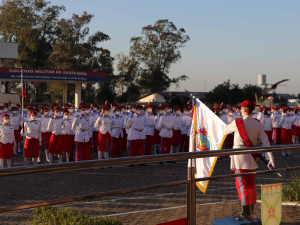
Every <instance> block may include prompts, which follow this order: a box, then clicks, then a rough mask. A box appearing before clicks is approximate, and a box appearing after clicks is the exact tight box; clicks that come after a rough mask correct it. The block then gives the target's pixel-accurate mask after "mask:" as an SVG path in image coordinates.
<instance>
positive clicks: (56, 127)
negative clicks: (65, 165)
mask: <svg viewBox="0 0 300 225" xmlns="http://www.w3.org/2000/svg"><path fill="white" fill-rule="evenodd" d="M53 109H54V117H53V118H51V119H50V121H49V124H48V128H47V130H48V131H49V132H52V134H51V138H50V142H49V163H50V164H52V160H53V155H54V154H55V155H58V162H59V163H62V154H63V151H64V149H63V145H64V144H63V142H64V139H63V129H64V120H63V118H62V117H61V116H60V107H59V106H55V107H53Z"/></svg>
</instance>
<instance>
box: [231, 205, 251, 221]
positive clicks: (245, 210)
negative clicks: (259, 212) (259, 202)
mask: <svg viewBox="0 0 300 225" xmlns="http://www.w3.org/2000/svg"><path fill="white" fill-rule="evenodd" d="M249 208H250V206H249V205H247V206H243V211H242V213H241V214H240V215H239V216H235V217H234V220H238V221H251V220H250V216H249V212H250V209H249Z"/></svg>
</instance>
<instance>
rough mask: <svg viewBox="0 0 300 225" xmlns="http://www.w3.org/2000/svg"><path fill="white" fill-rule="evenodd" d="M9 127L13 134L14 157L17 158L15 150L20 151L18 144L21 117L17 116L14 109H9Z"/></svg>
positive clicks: (16, 110)
mask: <svg viewBox="0 0 300 225" xmlns="http://www.w3.org/2000/svg"><path fill="white" fill-rule="evenodd" d="M10 125H12V127H13V129H14V133H15V135H14V136H15V142H16V144H15V146H14V155H15V156H18V153H17V149H19V152H21V151H20V142H21V140H22V137H21V133H20V125H21V117H20V115H19V114H18V109H17V108H16V107H11V115H10Z"/></svg>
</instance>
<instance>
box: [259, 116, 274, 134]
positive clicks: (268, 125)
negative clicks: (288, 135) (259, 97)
mask: <svg viewBox="0 0 300 225" xmlns="http://www.w3.org/2000/svg"><path fill="white" fill-rule="evenodd" d="M261 124H262V125H263V127H264V130H265V131H272V118H271V117H270V116H269V117H267V116H265V115H264V116H263V117H262V118H261Z"/></svg>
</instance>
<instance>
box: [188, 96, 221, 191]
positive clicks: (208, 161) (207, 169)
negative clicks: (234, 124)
mask: <svg viewBox="0 0 300 225" xmlns="http://www.w3.org/2000/svg"><path fill="white" fill-rule="evenodd" d="M223 126H226V124H225V123H224V122H223V121H222V120H221V119H220V118H219V117H218V116H217V115H216V114H214V113H213V112H212V111H211V110H210V109H209V108H208V107H207V106H206V105H205V104H204V103H203V102H201V101H200V100H198V99H195V98H193V116H192V125H191V132H190V147H189V148H190V149H189V151H190V152H195V151H215V150H220V149H222V146H223V143H224V140H225V138H226V135H224V134H223V130H222V127H223ZM217 159H218V157H209V158H199V159H192V160H191V162H192V165H189V166H193V167H195V178H203V177H210V176H211V175H212V173H213V170H214V167H215V165H216V162H217ZM196 184H197V187H198V188H199V189H200V190H201V191H202V192H203V193H205V192H206V189H207V186H208V180H207V181H201V182H197V183H196Z"/></svg>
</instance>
